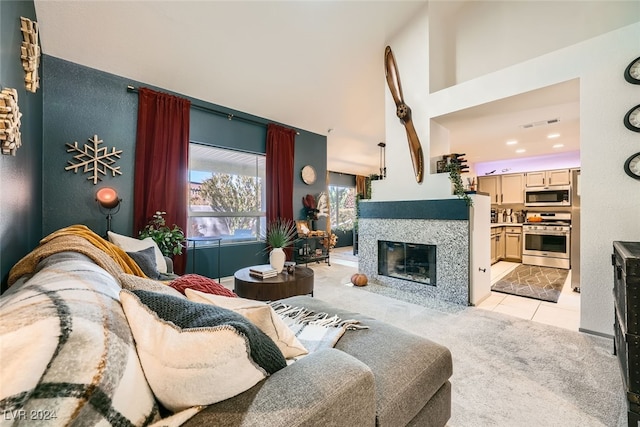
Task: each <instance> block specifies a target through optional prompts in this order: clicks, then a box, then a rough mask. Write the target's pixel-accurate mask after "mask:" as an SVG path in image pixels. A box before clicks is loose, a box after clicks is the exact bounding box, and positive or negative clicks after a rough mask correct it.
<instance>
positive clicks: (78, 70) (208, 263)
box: [42, 55, 327, 277]
mask: <svg viewBox="0 0 640 427" xmlns="http://www.w3.org/2000/svg"><path fill="white" fill-rule="evenodd" d="M43 69H44V72H43V74H44V76H43V78H44V87H45V91H44V118H43V132H44V148H43V151H44V152H43V156H44V158H45V159H46V161H45V162H44V165H43V168H42V170H43V175H44V188H43V190H44V191H43V204H44V208H43V210H42V212H43V223H42V224H43V225H42V228H43V232H44V234H48V233H51V232H53V231H55V230H57V229H59V228H61V227H65V226H68V225H71V224H85V225H87V226H88V227H89V228H91V229H92V230H93V231H95V232H96V233H98V234H100V235H103V234H104V233H105V231H106V219H105V217H104V215H103V214H101V213H100V211H99V209H98V207H97V205H96V203H95V200H94V199H95V192H96V191H97V190H98V189H99V188H100V187H102V186H112V187H114V188H116V189H117V190H118V192H119V193H120V195H121V196H122V199H123V202H122V205H121V210H120V212H118V213H117V214H116V215H115V216H114V217H113V221H112V229H113V231H114V232H116V233H120V234H126V235H131V234H132V233H133V205H132V200H133V177H134V168H135V137H136V122H137V110H138V95H137V94H136V93H132V92H128V91H127V86H128V85H131V86H134V87H139V86H146V87H149V88H151V89H154V90H159V91H163V92H168V93H173V92H170V91H167V90H165V89H162V88H157V87H153V86H151V85H147V84H145V83H141V82H137V81H132V80H130V79H126V78H124V77H121V76H116V75H113V74H109V73H105V72H102V71H99V70H95V69H92V68H88V67H84V66H82V65H78V64H75V63H72V62H68V61H65V60H62V59H59V58H55V57H52V56H47V55H45V56H44V58H43ZM173 94H175V95H178V96H183V97H184V95H181V94H176V93H173ZM186 98H188V99H190V100H191V101H192V104H193V106H192V108H191V128H190V138H191V140H192V141H196V142H200V143H203V144H210V145H215V146H219V147H227V148H234V149H239V150H244V151H251V152H257V153H264V152H265V151H266V150H265V140H266V124H267V123H268V122H269V121H268V120H267V119H264V118H260V117H256V116H252V115H249V114H246V113H242V112H239V111H236V110H232V109H229V108H226V107H223V106H219V105H215V104H211V103H207V102H204V101H202V100H198V99H194V98H189V97H186ZM198 107H204V108H212V109H216V110H221V111H223V112H226V113H230V114H233V115H234V116H236V117H244V118H247V119H251V120H254V121H257V122H258V124H254V123H246V122H243V121H241V120H238V119H234V120H229V119H228V118H227V117H226V116H225V115H217V114H212V113H210V112H207V111H203V110H202V109H201V108H198ZM263 124H264V126H263ZM285 126H287V125H286V124H285ZM296 130H297V131H298V132H299V133H300V134H299V135H298V136H297V137H296V146H295V163H294V164H295V171H294V175H295V176H294V196H293V203H294V210H295V209H296V208H297V207H298V208H299V209H300V211H302V197H303V196H304V195H306V194H308V193H312V194H315V195H317V194H319V193H320V192H321V191H324V189H325V178H324V177H325V174H326V168H327V163H326V158H327V140H326V137H325V136H322V135H318V134H315V133H312V132H308V131H304V130H301V129H296ZM95 134H97V135H98V137H99V138H100V139H102V140H103V141H104V144H103V145H102V146H104V147H108V148H111V147H115V148H116V149H118V150H123V152H122V155H121V158H120V159H119V160H118V162H117V165H119V166H120V167H121V171H122V175H119V176H116V177H112V176H111V175H107V176H102V181H100V182H99V183H98V185H94V184H93V182H92V181H90V180H87V177H88V176H89V175H88V174H84V173H81V172H79V173H77V174H75V173H73V172H71V171H65V169H64V168H65V166H66V165H67V164H68V161H70V160H71V159H72V153H67V152H66V146H65V144H66V143H71V144H73V142H74V141H77V142H78V144H79V145H80V146H83V145H84V143H85V142H87V140H88V139H89V138H91V137H92V136H93V135H95ZM306 164H311V165H313V166H314V168H315V169H316V171H318V181H317V182H316V183H315V184H314V185H313V186H307V185H306V184H304V183H303V182H302V178H301V177H300V169H302V167H303V166H304V165H306ZM301 215H302V214H301ZM300 218H303V216H300ZM263 248H264V244H257V243H256V244H238V245H228V246H223V248H222V250H221V254H220V255H221V257H220V261H221V262H220V266H221V271H220V272H219V271H218V269H217V255H218V253H217V251H218V250H217V248H216V247H209V246H207V247H198V249H197V250H196V251H195V252H196V253H197V255H196V257H195V261H196V264H195V265H196V271H195V273H198V274H202V275H205V276H208V277H218V276H223V277H224V276H231V275H233V273H234V272H235V271H236V270H238V269H239V268H242V267H246V266H248V265H253V264H261V263H266V262H267V256H266V255H265V254H264V253H262V252H261V251H262V249H263ZM191 252H192V250H191V249H189V250H188V254H189V255H188V259H187V272H192V271H191V269H192V265H193V264H192V260H193V258H191V259H189V256H190V254H191Z"/></svg>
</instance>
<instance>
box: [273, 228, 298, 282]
mask: <svg viewBox="0 0 640 427" xmlns="http://www.w3.org/2000/svg"><path fill="white" fill-rule="evenodd" d="M296 240H298V231H297V230H296V224H295V222H293V221H292V220H290V219H284V218H277V219H276V220H274V221H272V222H270V223H269V224H267V234H266V237H265V241H266V242H267V245H268V247H269V248H271V252H269V264H271V267H273V268H274V269H275V270H276V271H277V272H278V273H280V272H281V271H282V269H283V268H284V262H285V260H286V258H287V256H286V254H285V253H284V250H283V249H284V248H287V247H289V246H291V245H292V244H293V243H294V242H295V241H296Z"/></svg>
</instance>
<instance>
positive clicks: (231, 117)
mask: <svg viewBox="0 0 640 427" xmlns="http://www.w3.org/2000/svg"><path fill="white" fill-rule="evenodd" d="M127 92H133V93H138V88H136V87H133V86H131V85H129V86H127ZM191 107H193V108H195V109H196V110H200V111H206V112H207V113H213V114H216V115H218V116H223V117H226V118H227V119H229V120H240V121H241V122H245V123H250V124H253V125H258V126H264V127H267V124H266V123H262V122H259V121H257V120H252V119H247V118H244V117H240V116H236V115H234V114H231V113H225V112H224V111H220V110H216V109H214V108H210V107H205V106H204V105H199V104H194V103H193V102H192V103H191ZM296 135H300V132H298V131H296Z"/></svg>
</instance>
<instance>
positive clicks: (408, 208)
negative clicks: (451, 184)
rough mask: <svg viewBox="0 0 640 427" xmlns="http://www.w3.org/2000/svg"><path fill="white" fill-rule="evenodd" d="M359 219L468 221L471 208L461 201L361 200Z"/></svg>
mask: <svg viewBox="0 0 640 427" xmlns="http://www.w3.org/2000/svg"><path fill="white" fill-rule="evenodd" d="M359 210H360V213H359V218H379V219H432V220H468V219H469V207H468V206H467V203H466V202H465V201H464V200H461V199H438V200H400V201H394V202H375V201H368V200H361V201H360V206H359Z"/></svg>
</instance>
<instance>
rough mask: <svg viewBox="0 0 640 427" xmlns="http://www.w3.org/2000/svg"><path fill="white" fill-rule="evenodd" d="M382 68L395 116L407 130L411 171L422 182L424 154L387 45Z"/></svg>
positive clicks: (394, 60) (393, 59)
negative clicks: (394, 105)
mask: <svg viewBox="0 0 640 427" xmlns="http://www.w3.org/2000/svg"><path fill="white" fill-rule="evenodd" d="M384 68H385V75H386V78H387V84H388V85H389V90H390V91H391V96H392V97H393V101H394V102H395V104H396V116H398V118H399V119H400V123H402V124H403V125H404V128H405V131H406V132H407V140H408V141H409V152H410V153H411V162H412V163H413V172H414V173H415V176H416V181H417V182H418V183H421V182H422V177H423V174H424V155H423V154H422V146H421V145H420V139H419V138H418V133H417V132H416V129H415V127H414V126H413V121H412V119H411V108H409V106H408V105H407V104H405V102H404V99H403V97H402V84H401V83H400V75H399V74H398V65H397V64H396V59H395V57H394V56H393V52H392V51H391V47H390V46H387V47H386V49H385V50H384Z"/></svg>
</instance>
